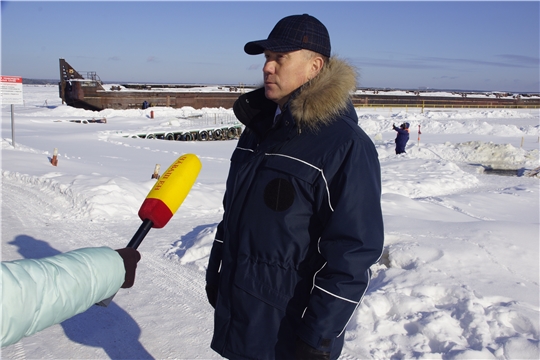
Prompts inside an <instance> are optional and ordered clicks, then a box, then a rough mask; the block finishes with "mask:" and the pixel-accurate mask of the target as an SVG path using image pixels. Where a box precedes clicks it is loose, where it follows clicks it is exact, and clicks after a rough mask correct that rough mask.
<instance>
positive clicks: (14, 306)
mask: <svg viewBox="0 0 540 360" xmlns="http://www.w3.org/2000/svg"><path fill="white" fill-rule="evenodd" d="M1 275H2V276H1V283H0V287H1V289H2V334H1V336H2V337H1V345H2V347H4V346H7V345H10V344H13V343H15V342H17V341H19V340H20V339H21V338H23V337H24V336H29V335H32V334H34V333H36V332H38V331H41V330H43V329H45V328H47V327H49V326H51V325H54V324H58V323H60V322H62V321H64V320H66V319H69V318H70V317H72V316H75V315H77V314H79V313H82V312H84V311H86V310H87V309H88V308H89V307H90V306H92V305H93V304H95V303H97V302H99V301H101V300H103V299H106V298H108V297H110V296H112V295H114V294H115V293H116V292H117V291H118V290H119V289H120V286H121V285H122V283H123V282H124V277H125V268H124V262H123V260H122V258H121V257H120V255H119V254H118V253H117V252H116V251H114V250H112V249H110V248H108V247H98V248H84V249H78V250H74V251H70V252H67V253H64V254H59V255H56V256H52V257H48V258H42V259H22V260H15V261H6V262H2V274H1Z"/></svg>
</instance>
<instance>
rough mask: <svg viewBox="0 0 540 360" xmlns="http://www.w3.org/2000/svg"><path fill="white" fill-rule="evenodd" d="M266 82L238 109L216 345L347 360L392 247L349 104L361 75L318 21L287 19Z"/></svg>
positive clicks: (232, 352)
mask: <svg viewBox="0 0 540 360" xmlns="http://www.w3.org/2000/svg"><path fill="white" fill-rule="evenodd" d="M244 51H245V52H246V53H247V54H250V55H256V54H262V53H264V57H265V63H264V67H263V76H264V87H262V88H260V89H257V90H254V91H252V92H249V93H246V94H244V95H241V96H240V97H239V98H238V100H237V101H236V102H235V104H234V106H233V110H234V113H235V115H236V117H237V118H238V120H240V121H241V122H242V123H243V124H244V125H245V126H246V130H245V131H244V132H243V133H242V135H241V137H240V140H239V141H238V145H237V147H236V149H235V150H234V152H233V154H232V157H231V167H230V172H229V176H228V179H227V183H226V190H225V197H224V201H223V205H224V214H223V220H222V221H221V222H220V223H219V225H218V227H217V232H216V237H215V241H214V244H213V246H212V251H211V254H210V258H209V263H208V268H207V273H206V281H207V285H206V290H207V295H208V299H209V302H210V304H211V305H212V306H213V307H214V308H215V314H214V335H213V338H212V344H211V347H212V349H214V350H215V351H216V352H218V353H219V354H221V355H222V356H224V357H226V358H230V359H262V360H267V359H268V360H269V359H285V360H289V359H337V358H338V356H339V354H340V353H341V350H342V347H343V343H344V338H345V328H346V327H347V324H348V322H349V321H350V319H351V317H352V316H353V315H354V312H355V310H356V308H357V307H358V306H359V304H360V302H361V300H362V297H363V296H364V293H365V292H366V289H367V286H368V283H369V279H370V271H369V268H370V266H371V265H372V264H374V263H375V262H376V261H377V260H378V259H379V257H380V255H381V253H382V249H383V239H384V231H383V219H382V212H381V172H380V165H379V160H378V154H377V151H376V149H375V146H374V144H373V142H372V141H371V139H370V138H369V137H368V136H367V135H366V134H365V132H364V131H363V130H362V129H361V128H360V127H359V126H358V117H357V115H356V111H355V108H354V106H353V104H352V102H351V101H350V96H349V94H350V92H351V91H353V90H354V89H355V88H356V72H355V70H354V69H353V68H352V67H351V66H350V65H348V64H347V63H346V62H344V61H343V60H340V59H337V58H335V57H331V54H330V37H329V35H328V31H327V29H326V27H325V26H324V25H323V24H322V23H321V22H320V21H319V20H317V19H316V18H314V17H313V16H310V15H307V14H304V15H293V16H288V17H285V18H283V19H281V20H280V21H279V22H278V23H277V24H276V26H275V27H274V29H273V30H272V32H271V33H270V35H269V36H268V39H265V40H260V41H253V42H249V43H247V44H246V45H245V47H244Z"/></svg>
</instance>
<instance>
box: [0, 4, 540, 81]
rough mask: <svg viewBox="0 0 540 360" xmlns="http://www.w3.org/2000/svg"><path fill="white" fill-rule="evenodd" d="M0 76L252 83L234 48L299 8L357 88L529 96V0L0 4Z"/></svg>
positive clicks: (532, 19) (252, 71) (252, 74)
mask: <svg viewBox="0 0 540 360" xmlns="http://www.w3.org/2000/svg"><path fill="white" fill-rule="evenodd" d="M1 11H2V13H1V16H2V23H1V30H2V56H1V60H2V63H1V74H2V75H14V76H22V77H25V78H37V79H58V78H59V65H58V59H59V58H65V59H66V60H67V61H68V62H69V63H70V64H71V65H72V66H73V67H74V68H75V69H77V70H79V71H95V72H97V74H98V75H99V77H100V78H101V80H103V81H106V82H111V81H119V82H122V81H123V82H156V83H157V82H173V83H210V84H240V83H245V84H260V83H261V81H262V65H263V61H264V59H263V56H262V55H256V56H250V55H247V54H245V53H244V51H243V47H244V44H245V43H246V42H248V41H251V40H259V39H264V38H266V37H267V36H268V34H269V33H270V31H271V30H272V28H273V26H274V25H275V24H276V22H277V21H278V20H279V19H281V18H283V17H285V16H288V15H292V14H302V13H308V14H310V15H313V16H315V17H317V18H318V19H319V20H321V21H322V22H323V23H324V24H325V25H326V27H327V28H328V30H329V32H330V38H331V42H332V53H333V55H337V56H339V57H341V58H343V59H346V60H347V61H349V62H350V63H351V64H353V65H354V66H355V67H356V68H357V69H358V72H359V74H360V77H359V86H362V87H382V88H407V89H417V88H420V87H428V88H437V89H462V90H487V91H513V92H539V91H540V85H539V77H540V73H539V67H540V65H539V56H540V54H539V53H540V50H539V47H540V40H539V36H540V35H539V34H540V25H539V23H540V20H539V18H540V2H538V1H524V2H516V1H512V2H503V1H478V2H468V1H450V2H441V1H418V2H405V1H394V2H391V1H373V2H367V1H343V2H323V1H309V2H308V1H299V2H288V1H267V2H251V1H238V2H224V1H218V2H209V1H196V2H186V1H161V2H158V1H131V2H128V1H88V2H80V1H58V2H48V1H36V2H30V1H12V2H5V1H2V2H1Z"/></svg>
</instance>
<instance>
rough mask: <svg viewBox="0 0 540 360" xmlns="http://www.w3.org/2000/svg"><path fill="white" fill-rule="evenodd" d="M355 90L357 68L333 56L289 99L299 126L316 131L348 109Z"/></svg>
mask: <svg viewBox="0 0 540 360" xmlns="http://www.w3.org/2000/svg"><path fill="white" fill-rule="evenodd" d="M355 89H356V71H355V69H354V68H353V67H352V66H351V65H349V64H347V63H346V62H345V61H343V60H340V59H337V58H335V57H331V58H330V60H329V62H328V64H326V65H325V66H324V67H323V68H322V70H321V72H320V73H319V74H318V75H317V76H316V77H315V78H313V79H311V80H310V81H309V82H307V83H305V84H304V85H302V87H301V88H300V89H299V91H298V92H297V93H296V94H295V95H294V96H293V98H292V99H291V100H290V102H289V107H290V109H291V113H292V115H293V117H294V119H295V120H296V121H297V124H298V127H299V128H309V129H311V130H317V129H318V128H319V127H320V126H322V125H326V124H328V123H330V122H331V121H332V119H334V118H335V117H336V116H339V114H340V113H341V112H342V111H343V110H345V108H346V107H347V104H348V101H349V99H350V92H351V91H354V90H355Z"/></svg>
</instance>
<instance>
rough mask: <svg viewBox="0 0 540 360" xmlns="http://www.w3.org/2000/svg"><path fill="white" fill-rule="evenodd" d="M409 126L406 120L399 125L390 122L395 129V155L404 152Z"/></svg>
mask: <svg viewBox="0 0 540 360" xmlns="http://www.w3.org/2000/svg"><path fill="white" fill-rule="evenodd" d="M409 126H410V124H409V123H408V122H406V123H403V124H401V125H400V126H399V127H397V126H396V124H392V129H394V130H395V131H397V136H396V155H399V154H404V153H405V146H407V142H408V141H409V131H410V130H409Z"/></svg>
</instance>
